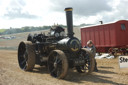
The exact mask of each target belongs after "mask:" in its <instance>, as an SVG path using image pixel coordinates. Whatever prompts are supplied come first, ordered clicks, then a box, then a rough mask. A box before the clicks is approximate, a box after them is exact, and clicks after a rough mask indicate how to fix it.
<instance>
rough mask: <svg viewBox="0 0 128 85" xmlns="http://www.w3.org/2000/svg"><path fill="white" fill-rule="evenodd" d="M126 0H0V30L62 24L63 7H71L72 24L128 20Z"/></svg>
mask: <svg viewBox="0 0 128 85" xmlns="http://www.w3.org/2000/svg"><path fill="white" fill-rule="evenodd" d="M127 4H128V0H0V29H2V28H9V27H23V26H43V25H53V24H54V23H58V24H64V25H66V19H65V12H64V8H65V7H73V23H74V24H75V25H78V24H81V23H86V24H98V23H99V21H101V20H102V21H103V22H104V23H108V22H114V21H117V20H122V19H125V20H128V6H127Z"/></svg>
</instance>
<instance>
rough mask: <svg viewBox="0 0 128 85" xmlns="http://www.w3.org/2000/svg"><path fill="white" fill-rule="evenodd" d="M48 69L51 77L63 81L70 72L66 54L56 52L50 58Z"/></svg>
mask: <svg viewBox="0 0 128 85" xmlns="http://www.w3.org/2000/svg"><path fill="white" fill-rule="evenodd" d="M48 69H49V72H50V74H51V76H53V77H56V78H59V79H62V78H64V77H65V76H66V74H67V70H68V61H67V57H66V56H65V54H64V52H63V51H61V50H54V51H52V52H51V53H50V56H49V58H48Z"/></svg>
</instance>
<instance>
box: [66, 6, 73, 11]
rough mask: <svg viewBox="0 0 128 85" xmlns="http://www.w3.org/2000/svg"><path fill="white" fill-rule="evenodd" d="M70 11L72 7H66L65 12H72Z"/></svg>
mask: <svg viewBox="0 0 128 85" xmlns="http://www.w3.org/2000/svg"><path fill="white" fill-rule="evenodd" d="M72 10H73V8H72V7H67V8H65V11H72Z"/></svg>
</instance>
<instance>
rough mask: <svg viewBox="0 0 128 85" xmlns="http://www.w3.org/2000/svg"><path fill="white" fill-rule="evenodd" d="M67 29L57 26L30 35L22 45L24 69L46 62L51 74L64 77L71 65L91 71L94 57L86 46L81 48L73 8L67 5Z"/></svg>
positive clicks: (82, 71)
mask: <svg viewBox="0 0 128 85" xmlns="http://www.w3.org/2000/svg"><path fill="white" fill-rule="evenodd" d="M65 11H66V18H67V31H68V34H67V36H65V31H64V29H63V28H62V27H60V26H56V27H53V28H51V29H50V32H49V33H48V35H47V36H46V35H45V34H42V33H41V34H34V35H33V36H32V35H30V34H29V35H28V38H27V41H22V42H20V44H19V47H18V63H19V66H20V68H21V69H22V70H24V71H31V70H33V69H34V65H35V64H37V65H41V66H42V65H46V66H47V67H48V70H49V72H50V74H51V76H53V77H56V78H64V77H65V76H66V74H67V71H68V69H69V68H76V70H77V72H79V73H86V74H89V73H91V72H92V71H93V68H94V57H93V56H92V54H91V52H90V51H89V50H87V49H86V48H81V43H80V41H79V40H78V39H77V38H76V37H74V36H73V35H74V33H73V22H72V8H65Z"/></svg>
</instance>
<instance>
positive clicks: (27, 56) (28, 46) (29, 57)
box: [18, 41, 35, 71]
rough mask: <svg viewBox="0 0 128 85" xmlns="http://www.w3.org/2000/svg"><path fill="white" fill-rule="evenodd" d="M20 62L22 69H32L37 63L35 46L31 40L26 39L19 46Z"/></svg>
mask: <svg viewBox="0 0 128 85" xmlns="http://www.w3.org/2000/svg"><path fill="white" fill-rule="evenodd" d="M18 63H19V66H20V68H21V69H23V70H25V71H31V70H33V68H34V65H35V52H34V46H33V44H32V42H30V41H24V42H21V43H20V44H19V47H18Z"/></svg>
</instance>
